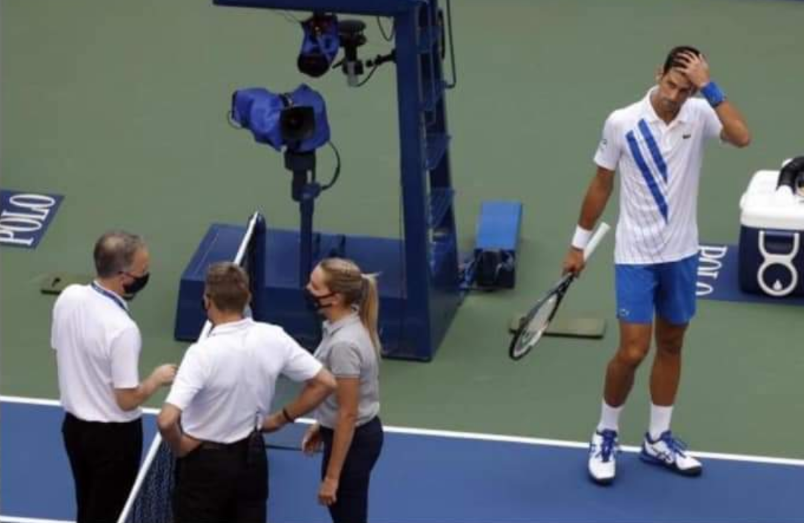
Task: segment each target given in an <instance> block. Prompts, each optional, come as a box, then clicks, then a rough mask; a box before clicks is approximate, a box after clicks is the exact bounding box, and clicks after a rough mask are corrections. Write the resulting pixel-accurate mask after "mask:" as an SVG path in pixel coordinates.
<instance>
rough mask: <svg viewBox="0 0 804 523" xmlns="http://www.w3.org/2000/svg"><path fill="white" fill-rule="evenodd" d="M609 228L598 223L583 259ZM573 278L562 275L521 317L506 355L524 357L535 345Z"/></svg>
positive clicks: (605, 224)
mask: <svg viewBox="0 0 804 523" xmlns="http://www.w3.org/2000/svg"><path fill="white" fill-rule="evenodd" d="M609 229H610V227H609V225H608V224H607V223H601V224H600V226H599V227H598V228H597V230H596V231H595V233H594V235H592V238H591V239H590V240H589V244H588V245H587V246H586V248H585V249H584V251H583V258H584V260H589V258H590V257H591V256H592V253H593V252H595V249H596V248H597V246H598V244H600V241H601V240H603V237H604V236H606V233H608V232H609ZM575 278H576V275H575V274H573V273H567V274H565V275H564V276H562V277H561V279H560V280H558V282H556V283H555V285H553V287H552V288H551V289H550V290H549V291H547V294H545V295H544V296H543V297H542V299H540V300H539V301H538V302H536V305H534V306H533V308H532V309H530V312H528V314H527V315H526V316H525V317H524V318H522V322H521V324H520V325H519V328H518V329H517V331H516V332H515V333H514V337H513V339H512V340H511V345H510V347H509V348H508V355H509V356H510V357H511V359H512V360H519V359H522V358H523V357H525V355H526V354H527V353H529V352H530V350H531V349H532V348H533V347H535V346H536V344H537V343H538V342H539V340H540V339H542V336H543V335H544V332H545V331H546V330H547V327H548V325H550V322H551V321H552V320H553V317H554V316H555V315H556V311H557V310H558V306H559V305H561V300H562V299H564V295H565V294H566V293H567V291H568V290H569V288H570V285H572V282H573V281H575Z"/></svg>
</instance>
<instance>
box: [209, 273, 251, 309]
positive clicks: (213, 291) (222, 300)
mask: <svg viewBox="0 0 804 523" xmlns="http://www.w3.org/2000/svg"><path fill="white" fill-rule="evenodd" d="M204 295H205V296H206V297H207V298H209V300H210V301H211V302H212V303H213V304H215V307H217V309H218V310H219V311H222V312H243V309H245V308H246V304H248V301H249V299H250V298H251V291H250V290H249V279H248V274H246V271H244V270H243V269H242V267H240V266H239V265H237V264H236V263H232V262H218V263H213V264H212V265H210V266H209V269H208V270H207V278H206V282H205V287H204Z"/></svg>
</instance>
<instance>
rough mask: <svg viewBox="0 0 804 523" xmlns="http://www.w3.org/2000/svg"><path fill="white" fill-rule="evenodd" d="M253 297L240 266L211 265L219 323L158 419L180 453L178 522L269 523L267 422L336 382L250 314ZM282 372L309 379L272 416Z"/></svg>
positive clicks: (213, 313) (210, 292)
mask: <svg viewBox="0 0 804 523" xmlns="http://www.w3.org/2000/svg"><path fill="white" fill-rule="evenodd" d="M250 298H251V293H250V292H249V280H248V275H247V274H246V273H245V271H244V270H243V269H242V268H240V267H239V266H238V265H236V264H234V263H231V262H220V263H215V264H213V265H212V266H210V268H209V270H208V272H207V276H206V282H205V288H204V297H203V301H204V307H205V309H206V310H207V316H208V317H209V320H210V322H212V324H213V329H212V331H211V332H210V334H209V336H208V337H207V338H205V339H203V340H201V341H199V342H198V343H196V344H194V345H192V346H191V347H190V348H189V349H187V353H186V354H185V356H184V359H183V360H182V363H181V366H180V367H179V372H178V374H177V375H176V381H175V383H174V384H173V387H172V388H171V390H170V393H169V394H168V397H167V399H166V400H165V404H164V406H163V407H162V411H161V412H160V413H159V417H158V419H157V424H158V427H159V431H160V432H161V434H162V436H163V438H164V439H165V441H166V442H167V443H168V444H169V445H170V447H171V449H172V450H173V452H174V453H175V454H176V456H177V457H178V458H179V459H178V460H177V468H176V487H175V490H174V497H173V516H174V520H175V521H176V522H177V523H182V522H188V523H203V522H211V523H212V522H214V523H218V522H223V521H226V522H232V523H246V522H259V523H264V522H265V521H266V516H267V513H266V512H267V510H266V501H267V499H268V464H267V460H266V455H265V444H264V443H263V439H262V436H261V435H260V429H262V430H263V431H273V430H277V429H279V428H280V427H281V426H282V425H284V424H286V423H289V422H290V421H292V420H293V419H295V418H296V417H298V416H301V415H303V414H305V413H307V412H309V411H310V410H312V409H313V408H315V407H316V406H317V405H318V404H319V403H321V402H322V401H323V400H324V398H326V396H328V395H329V394H330V393H331V392H332V391H333V390H334V389H335V379H334V378H333V377H332V375H331V374H330V373H329V372H328V371H327V370H326V369H324V368H323V366H322V365H321V364H320V363H319V362H318V361H316V359H315V358H313V356H312V355H311V354H310V353H309V352H307V351H306V350H304V349H303V348H301V347H300V346H299V345H298V344H297V343H296V342H295V341H294V340H293V338H291V337H290V336H289V335H288V334H286V333H285V331H284V330H282V329H281V328H280V327H277V326H274V325H269V324H267V323H259V322H255V321H253V320H252V319H251V318H246V317H244V314H243V311H244V309H245V307H246V305H247V304H248V302H249V300H250ZM280 374H281V375H284V376H286V377H288V378H290V379H291V380H293V381H300V382H305V386H304V387H303V388H302V390H301V392H300V393H299V395H298V396H297V397H296V399H295V400H294V401H292V402H291V403H289V404H288V405H286V406H285V408H283V409H281V411H280V412H278V413H275V414H271V415H269V414H268V413H269V412H270V409H271V401H272V399H273V394H274V389H275V386H276V381H277V379H278V378H279V375H280Z"/></svg>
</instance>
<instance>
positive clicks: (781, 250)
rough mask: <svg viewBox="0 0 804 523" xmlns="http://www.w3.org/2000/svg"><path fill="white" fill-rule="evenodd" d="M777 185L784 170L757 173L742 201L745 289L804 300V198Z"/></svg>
mask: <svg viewBox="0 0 804 523" xmlns="http://www.w3.org/2000/svg"><path fill="white" fill-rule="evenodd" d="M778 182H779V171H758V172H757V173H755V174H754V176H753V177H752V178H751V182H750V183H749V184H748V189H747V190H746V192H745V193H744V194H743V196H742V198H741V199H740V210H741V214H740V247H739V253H740V254H739V268H738V271H739V275H740V288H741V289H742V290H743V291H745V292H750V293H756V294H765V295H768V296H773V297H777V298H784V297H786V296H804V195H803V194H801V191H796V190H791V188H788V187H782V188H780V189H779V190H777V185H778ZM793 189H795V188H793Z"/></svg>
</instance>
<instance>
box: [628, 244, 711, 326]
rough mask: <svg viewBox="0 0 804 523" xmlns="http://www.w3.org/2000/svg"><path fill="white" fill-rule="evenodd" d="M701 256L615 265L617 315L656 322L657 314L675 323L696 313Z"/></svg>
mask: <svg viewBox="0 0 804 523" xmlns="http://www.w3.org/2000/svg"><path fill="white" fill-rule="evenodd" d="M697 274H698V256H697V255H695V256H690V257H689V258H684V259H683V260H679V261H674V262H668V263H656V264H651V265H624V264H616V265H615V266H614V281H615V286H616V287H617V318H619V319H621V320H623V321H627V322H629V323H653V316H654V313H655V314H656V316H659V317H660V318H662V319H664V320H666V321H668V322H670V323H672V324H674V325H683V324H685V323H689V321H690V320H691V319H692V317H693V316H695V288H696V284H697Z"/></svg>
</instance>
